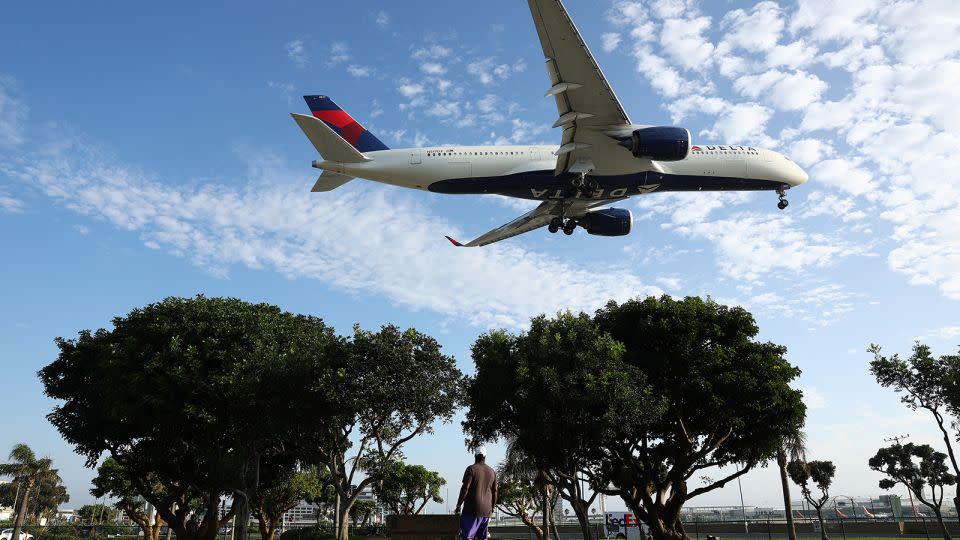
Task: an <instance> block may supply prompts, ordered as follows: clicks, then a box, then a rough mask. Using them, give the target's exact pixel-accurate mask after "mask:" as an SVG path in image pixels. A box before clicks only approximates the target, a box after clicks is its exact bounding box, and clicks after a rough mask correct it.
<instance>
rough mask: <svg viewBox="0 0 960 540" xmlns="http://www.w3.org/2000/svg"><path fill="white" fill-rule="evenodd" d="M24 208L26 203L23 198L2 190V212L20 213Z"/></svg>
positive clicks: (0, 193) (0, 198)
mask: <svg viewBox="0 0 960 540" xmlns="http://www.w3.org/2000/svg"><path fill="white" fill-rule="evenodd" d="M24 208H26V204H24V202H23V201H22V200H20V199H17V198H16V197H13V196H11V195H8V194H7V193H4V192H3V191H0V212H7V213H10V214H18V213H20V212H23V209H24Z"/></svg>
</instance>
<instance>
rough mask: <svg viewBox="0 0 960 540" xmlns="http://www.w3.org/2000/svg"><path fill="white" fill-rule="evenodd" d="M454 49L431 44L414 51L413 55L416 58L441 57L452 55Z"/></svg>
mask: <svg viewBox="0 0 960 540" xmlns="http://www.w3.org/2000/svg"><path fill="white" fill-rule="evenodd" d="M452 52H453V51H452V50H451V49H449V48H447V47H444V46H443V45H437V44H434V45H431V46H429V47H425V48H422V49H417V50H415V51H413V54H412V55H411V56H412V57H413V59H415V60H427V59H440V58H446V57H448V56H450V53H452Z"/></svg>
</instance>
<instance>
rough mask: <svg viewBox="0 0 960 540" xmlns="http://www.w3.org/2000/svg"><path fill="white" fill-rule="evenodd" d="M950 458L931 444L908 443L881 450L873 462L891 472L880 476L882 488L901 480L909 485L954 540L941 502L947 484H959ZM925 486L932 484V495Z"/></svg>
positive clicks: (875, 467)
mask: <svg viewBox="0 0 960 540" xmlns="http://www.w3.org/2000/svg"><path fill="white" fill-rule="evenodd" d="M946 459H947V455H946V454H944V453H943V452H937V451H936V450H934V449H933V447H931V446H930V445H928V444H922V445H915V444H913V443H907V444H895V445H893V446H888V447H886V448H881V449H879V450H877V453H876V455H874V456H873V457H872V458H870V461H869V464H870V468H871V469H873V470H875V471H879V472H881V473H883V474H885V475H887V478H884V479H882V480H880V488H881V489H891V488H893V487H894V486H896V485H897V484H903V485H904V486H906V488H907V489H909V490H910V492H911V493H913V496H914V497H916V498H917V500H918V501H920V502H921V503H923V504H924V505H926V506H927V508H929V509H930V510H932V511H933V513H934V515H936V516H937V522H938V523H939V524H940V530H941V532H942V533H943V538H944V540H950V533H949V532H947V526H946V525H945V524H944V522H943V515H942V514H941V511H940V505H941V504H943V488H944V486H952V485H954V484H956V483H957V477H956V476H954V475H953V474H951V473H950V469H949V468H947V465H946V463H945V461H946ZM915 460H917V461H919V463H918V462H917V461H915ZM924 487H926V488H929V494H928V495H925V494H924V491H925V490H924Z"/></svg>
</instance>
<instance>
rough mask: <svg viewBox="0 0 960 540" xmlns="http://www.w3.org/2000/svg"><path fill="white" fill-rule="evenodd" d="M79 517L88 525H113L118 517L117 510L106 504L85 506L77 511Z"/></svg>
mask: <svg viewBox="0 0 960 540" xmlns="http://www.w3.org/2000/svg"><path fill="white" fill-rule="evenodd" d="M77 515H78V516H80V519H82V520H83V523H85V524H87V525H92V524H98V523H112V522H113V520H114V519H116V517H117V509H116V508H114V507H112V506H107V505H104V504H85V505H83V506H81V507H80V508H79V509H78V510H77Z"/></svg>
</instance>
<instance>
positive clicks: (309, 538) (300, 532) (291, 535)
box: [279, 527, 332, 540]
mask: <svg viewBox="0 0 960 540" xmlns="http://www.w3.org/2000/svg"><path fill="white" fill-rule="evenodd" d="M330 538H332V536H331V534H330V531H324V530H323V529H320V528H318V527H309V528H304V529H288V530H286V531H283V533H282V534H281V535H280V538H279V540H329V539H330Z"/></svg>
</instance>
